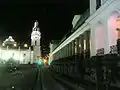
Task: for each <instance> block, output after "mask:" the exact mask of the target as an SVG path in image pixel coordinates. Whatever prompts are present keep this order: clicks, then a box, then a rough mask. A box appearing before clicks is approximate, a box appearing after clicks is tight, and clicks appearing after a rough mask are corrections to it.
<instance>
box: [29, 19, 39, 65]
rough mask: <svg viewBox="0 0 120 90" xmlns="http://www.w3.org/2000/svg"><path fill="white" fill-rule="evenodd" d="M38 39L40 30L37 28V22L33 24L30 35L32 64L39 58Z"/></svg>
mask: <svg viewBox="0 0 120 90" xmlns="http://www.w3.org/2000/svg"><path fill="white" fill-rule="evenodd" d="M40 38H41V33H40V28H39V27H38V21H36V22H35V23H34V27H33V29H32V33H31V46H33V60H34V61H33V63H35V62H36V60H38V59H39V58H40V56H41V51H40Z"/></svg>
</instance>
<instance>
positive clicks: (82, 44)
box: [80, 35, 84, 53]
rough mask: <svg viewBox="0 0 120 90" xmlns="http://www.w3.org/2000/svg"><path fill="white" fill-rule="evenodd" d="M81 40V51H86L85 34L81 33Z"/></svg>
mask: <svg viewBox="0 0 120 90" xmlns="http://www.w3.org/2000/svg"><path fill="white" fill-rule="evenodd" d="M80 41H81V53H84V36H83V35H81V38H80Z"/></svg>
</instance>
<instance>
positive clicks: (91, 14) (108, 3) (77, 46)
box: [50, 0, 120, 60]
mask: <svg viewBox="0 0 120 90" xmlns="http://www.w3.org/2000/svg"><path fill="white" fill-rule="evenodd" d="M119 5H120V0H90V8H89V9H88V10H87V11H86V12H85V13H83V14H82V15H80V16H75V18H74V19H73V22H72V24H73V26H74V27H73V29H72V30H71V31H72V32H73V33H72V34H71V35H69V36H68V37H67V38H65V39H64V41H62V43H61V44H59V45H58V46H57V48H56V49H54V50H53V51H52V52H51V53H50V59H51V60H58V59H60V58H65V57H69V56H72V55H79V54H84V56H85V57H87V56H88V57H90V56H95V55H102V54H109V53H117V46H116V45H117V41H118V40H119V39H120V31H119V29H120V7H119ZM77 17H78V18H77ZM78 19H79V20H78ZM75 20H76V21H75Z"/></svg>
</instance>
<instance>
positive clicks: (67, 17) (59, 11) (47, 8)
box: [0, 0, 89, 48]
mask: <svg viewBox="0 0 120 90" xmlns="http://www.w3.org/2000/svg"><path fill="white" fill-rule="evenodd" d="M74 1H75V0H74ZM79 1H81V2H77V1H76V2H74V3H3V4H0V40H1V41H2V40H4V39H5V38H7V37H8V36H9V35H11V36H13V38H14V39H15V40H16V41H17V42H18V43H28V44H30V35H31V31H32V28H33V25H34V22H35V21H36V20H38V22H39V27H40V32H41V35H42V38H41V44H42V45H41V46H42V47H43V48H45V47H48V43H49V42H50V41H51V40H60V39H62V37H63V36H64V35H65V34H66V33H67V32H68V31H69V30H71V28H72V19H73V16H74V14H81V13H83V12H84V11H85V10H86V9H88V8H89V3H88V1H89V0H79Z"/></svg>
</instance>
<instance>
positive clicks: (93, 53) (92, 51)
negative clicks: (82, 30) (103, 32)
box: [90, 25, 97, 56]
mask: <svg viewBox="0 0 120 90" xmlns="http://www.w3.org/2000/svg"><path fill="white" fill-rule="evenodd" d="M94 26H95V25H91V30H90V31H91V34H90V39H91V52H90V55H91V56H95V55H96V53H97V52H96V47H95V28H94Z"/></svg>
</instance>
